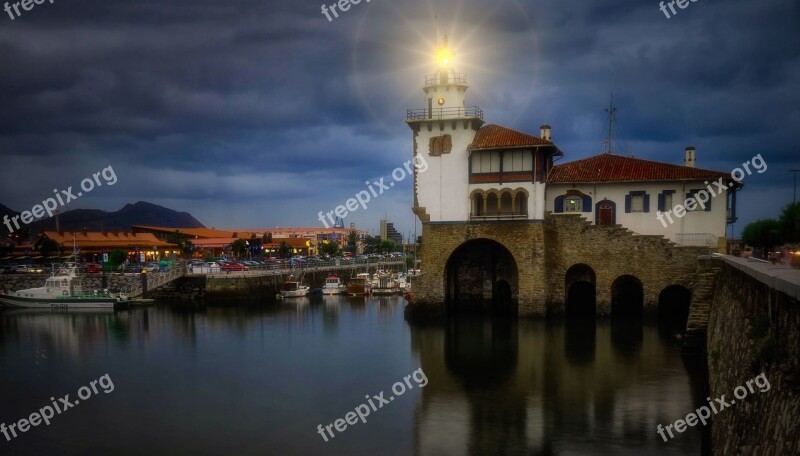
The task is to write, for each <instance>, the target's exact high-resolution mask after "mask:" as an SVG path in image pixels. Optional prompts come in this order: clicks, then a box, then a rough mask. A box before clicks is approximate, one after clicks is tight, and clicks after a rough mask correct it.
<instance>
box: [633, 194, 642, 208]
mask: <svg viewBox="0 0 800 456" xmlns="http://www.w3.org/2000/svg"><path fill="white" fill-rule="evenodd" d="M631 212H644V195H633V196H631Z"/></svg>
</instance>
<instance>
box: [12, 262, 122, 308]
mask: <svg viewBox="0 0 800 456" xmlns="http://www.w3.org/2000/svg"><path fill="white" fill-rule="evenodd" d="M0 303H2V304H3V305H5V306H7V307H21V308H29V309H112V310H113V309H114V307H115V306H118V305H124V304H128V303H130V298H129V297H128V296H127V295H126V294H125V293H110V292H109V291H108V290H107V289H106V290H92V291H84V289H83V284H82V281H81V277H80V274H79V273H78V265H77V263H75V262H70V261H68V262H65V263H64V264H63V265H61V266H60V267H59V268H58V269H57V271H54V272H53V273H52V274H51V275H50V277H48V278H47V280H45V282H44V286H43V287H38V288H27V289H24V290H19V291H11V292H8V293H5V294H0Z"/></svg>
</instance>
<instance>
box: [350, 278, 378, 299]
mask: <svg viewBox="0 0 800 456" xmlns="http://www.w3.org/2000/svg"><path fill="white" fill-rule="evenodd" d="M371 291H372V286H371V284H370V282H369V274H367V273H365V272H362V273H361V274H358V275H357V276H355V277H353V278H351V279H350V282H349V283H348V284H347V294H349V295H351V296H367V295H369V294H370V292H371Z"/></svg>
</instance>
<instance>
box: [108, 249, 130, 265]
mask: <svg viewBox="0 0 800 456" xmlns="http://www.w3.org/2000/svg"><path fill="white" fill-rule="evenodd" d="M127 259H128V254H127V253H125V251H124V250H122V249H117V250H114V251H113V252H111V254H110V255H109V256H108V262H109V263H111V268H112V269H114V268H116V267H117V266H119V265H121V264H122V263H124V262H125V260H127Z"/></svg>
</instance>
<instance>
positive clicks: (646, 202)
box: [644, 193, 650, 212]
mask: <svg viewBox="0 0 800 456" xmlns="http://www.w3.org/2000/svg"><path fill="white" fill-rule="evenodd" d="M644 211H645V212H650V195H648V194H647V193H645V194H644Z"/></svg>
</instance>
